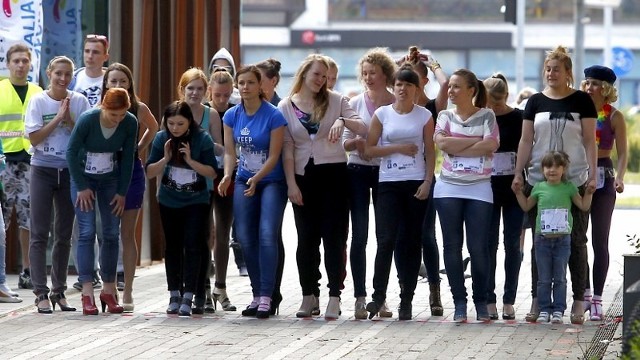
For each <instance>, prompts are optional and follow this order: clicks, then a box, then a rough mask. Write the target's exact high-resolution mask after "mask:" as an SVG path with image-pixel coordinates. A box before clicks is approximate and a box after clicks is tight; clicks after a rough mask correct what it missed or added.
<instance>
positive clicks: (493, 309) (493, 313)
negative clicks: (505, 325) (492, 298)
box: [486, 303, 498, 320]
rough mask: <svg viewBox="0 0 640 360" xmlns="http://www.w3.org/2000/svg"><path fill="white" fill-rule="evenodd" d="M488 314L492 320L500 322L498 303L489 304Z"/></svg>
mask: <svg viewBox="0 0 640 360" xmlns="http://www.w3.org/2000/svg"><path fill="white" fill-rule="evenodd" d="M486 307H487V312H488V313H489V319H490V320H498V307H497V306H496V303H490V304H487V306H486Z"/></svg>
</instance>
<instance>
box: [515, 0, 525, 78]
mask: <svg viewBox="0 0 640 360" xmlns="http://www.w3.org/2000/svg"><path fill="white" fill-rule="evenodd" d="M525 7H526V1H525V0H517V5H516V24H517V28H516V85H517V89H518V91H520V90H522V89H523V88H524V86H525V85H524V22H525V10H526V9H525Z"/></svg>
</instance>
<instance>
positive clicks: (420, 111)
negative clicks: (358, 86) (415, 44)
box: [365, 66, 435, 320]
mask: <svg viewBox="0 0 640 360" xmlns="http://www.w3.org/2000/svg"><path fill="white" fill-rule="evenodd" d="M419 85H420V80H419V78H418V74H416V73H415V72H414V71H413V70H412V69H411V67H410V66H405V67H402V68H401V69H400V70H398V71H397V72H396V74H395V76H394V85H393V93H394V95H395V97H396V102H395V103H394V104H391V105H386V106H382V107H380V108H378V109H377V110H376V111H375V113H374V116H373V118H372V119H371V126H370V130H369V135H368V137H367V144H366V148H365V156H367V157H372V158H373V157H380V158H382V159H381V163H380V173H379V184H378V206H377V208H376V237H377V238H378V249H377V253H376V260H375V270H374V271H375V272H374V275H373V287H374V293H373V296H372V297H373V301H372V302H370V303H369V304H367V307H366V309H367V311H368V312H369V318H373V317H374V316H375V315H376V314H378V312H379V311H380V308H381V307H382V306H383V304H384V303H385V300H386V295H387V294H386V293H387V285H388V283H389V271H390V270H391V260H392V259H393V252H394V249H395V250H396V251H398V252H400V254H399V256H398V258H399V259H402V260H403V261H405V264H403V266H399V267H398V269H399V270H401V271H399V274H398V278H399V282H400V283H401V284H402V286H401V292H400V307H399V308H398V319H399V320H410V319H411V318H412V306H411V301H412V300H413V295H414V291H415V288H416V284H417V279H418V271H419V269H420V258H421V246H422V245H421V241H422V222H423V220H424V215H425V211H426V208H427V201H426V200H427V198H428V196H429V191H430V189H431V182H432V179H433V169H434V166H435V151H434V147H433V117H432V116H431V112H430V111H429V110H427V109H425V108H424V107H421V106H418V105H416V104H414V102H413V101H414V98H415V93H416V91H417V89H418V87H419ZM400 229H405V231H406V234H405V235H406V236H402V237H398V236H397V234H398V232H399V231H400ZM396 241H399V243H398V244H397V246H396Z"/></svg>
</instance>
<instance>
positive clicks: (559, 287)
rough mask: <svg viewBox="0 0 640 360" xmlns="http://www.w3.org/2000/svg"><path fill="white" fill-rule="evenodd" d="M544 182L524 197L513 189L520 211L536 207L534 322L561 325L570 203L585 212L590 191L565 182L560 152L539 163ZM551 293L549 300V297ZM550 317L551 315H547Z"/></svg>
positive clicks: (565, 162)
mask: <svg viewBox="0 0 640 360" xmlns="http://www.w3.org/2000/svg"><path fill="white" fill-rule="evenodd" d="M541 166H542V173H543V174H544V178H545V181H542V182H540V183H537V184H536V185H535V186H534V187H533V189H532V190H531V195H529V197H526V196H525V195H524V192H523V190H522V188H521V187H520V188H517V189H514V191H515V194H516V198H517V200H518V204H520V207H522V209H523V210H524V211H529V210H531V209H532V208H534V207H535V206H536V205H537V212H536V213H537V216H536V227H535V229H536V230H535V239H534V242H535V245H534V246H535V254H536V260H537V268H538V284H537V286H538V302H539V305H540V314H539V316H538V319H537V322H543V323H544V322H549V317H550V316H551V322H552V323H554V324H562V322H563V321H562V316H563V314H564V311H565V310H566V308H567V301H566V298H567V276H566V275H567V264H568V262H569V256H570V255H571V227H572V225H573V218H572V217H571V204H572V203H573V204H575V206H577V207H578V208H579V209H581V210H582V211H587V210H589V207H590V206H591V199H592V197H593V192H594V191H593V189H590V188H589V187H587V190H586V192H585V194H584V196H580V193H579V192H578V188H577V187H576V186H575V185H574V184H573V183H571V182H570V181H567V179H566V174H565V171H566V170H567V169H568V166H569V157H568V156H567V154H565V153H564V152H561V151H550V152H548V153H547V154H546V155H545V156H544V157H543V158H542V162H541ZM552 293H553V301H552V300H551V296H552ZM550 314H551V315H550Z"/></svg>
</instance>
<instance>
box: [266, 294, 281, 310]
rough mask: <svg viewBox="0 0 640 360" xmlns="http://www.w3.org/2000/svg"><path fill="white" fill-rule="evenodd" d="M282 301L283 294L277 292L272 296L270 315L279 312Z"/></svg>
mask: <svg viewBox="0 0 640 360" xmlns="http://www.w3.org/2000/svg"><path fill="white" fill-rule="evenodd" d="M281 302H282V294H280V293H275V294H273V295H272V296H271V309H270V310H269V314H270V315H276V314H279V313H280V311H279V308H280V303H281Z"/></svg>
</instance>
